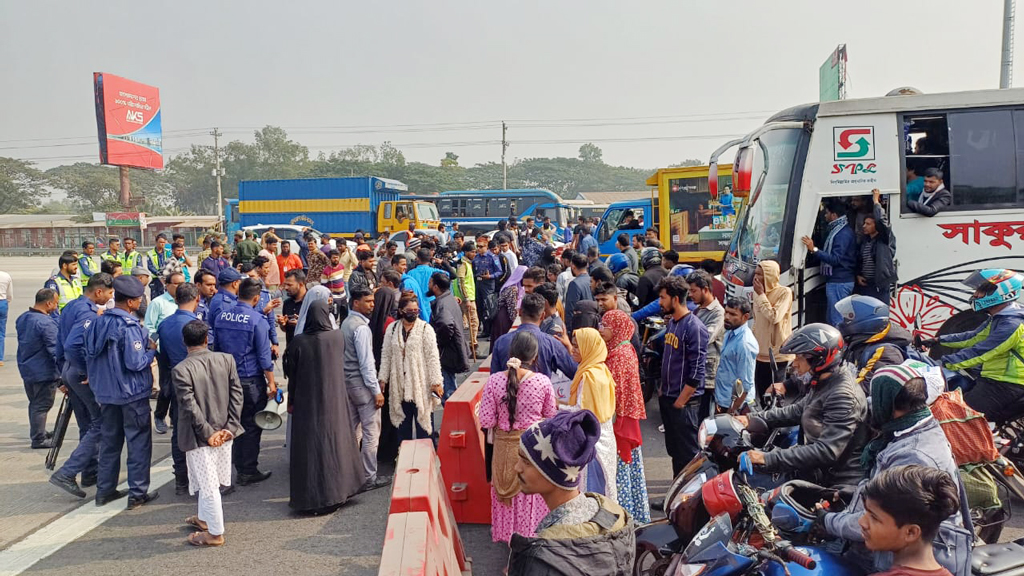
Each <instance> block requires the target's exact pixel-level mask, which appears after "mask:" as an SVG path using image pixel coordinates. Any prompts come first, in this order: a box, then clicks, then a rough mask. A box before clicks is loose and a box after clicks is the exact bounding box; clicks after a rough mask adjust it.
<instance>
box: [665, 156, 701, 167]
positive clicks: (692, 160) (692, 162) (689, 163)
mask: <svg viewBox="0 0 1024 576" xmlns="http://www.w3.org/2000/svg"><path fill="white" fill-rule="evenodd" d="M703 165H704V161H703V160H698V159H696V158H687V159H686V160H683V161H682V162H680V163H679V164H669V166H668V167H669V168H689V167H691V166H703Z"/></svg>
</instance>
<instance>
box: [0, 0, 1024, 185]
mask: <svg viewBox="0 0 1024 576" xmlns="http://www.w3.org/2000/svg"><path fill="white" fill-rule="evenodd" d="M1002 6H1003V3H1002V2H999V1H998V0H980V1H976V2H964V1H962V0H930V1H927V2H916V1H897V0H887V1H885V0H881V1H880V0H859V1H858V2H851V3H842V4H840V3H837V2H821V1H820V0H819V1H788V0H776V1H774V2H764V1H747V0H733V1H730V2H706V1H701V2H698V1H694V0H674V1H670V0H663V1H656V0H650V1H644V0H637V1H635V2H622V1H615V0H548V1H532V0H520V1H518V2H499V1H496V0H475V1H473V0H469V1H461V0H434V1H431V2H425V1H415V0H391V1H389V2H365V1H358V2H356V1H352V0H343V1H338V0H334V1H329V0H315V1H314V0H291V1H289V2H280V1H265V0H247V1H244V2H243V1H236V2H226V1H220V2H218V1H212V2H211V1H209V0H207V1H202V2H200V1H191V0H179V1H176V2H143V1H139V0H133V1H130V2H126V1H118V0H104V1H103V2H81V1H72V0H62V1H54V2H14V1H6V2H2V3H0V73H2V74H0V77H2V78H3V79H4V86H3V88H2V89H0V110H2V112H0V156H13V157H16V158H22V159H27V160H31V161H33V162H35V163H36V164H37V165H38V166H39V167H41V168H48V167H51V166H55V165H59V164H70V163H73V162H79V161H87V162H96V161H98V145H97V141H96V122H95V106H94V103H93V87H92V73H93V72H107V73H111V74H116V75H119V76H124V77H127V78H131V79H133V80H136V81H138V82H142V83H146V84H151V85H155V86H157V87H159V88H160V99H161V104H162V111H161V114H162V118H163V130H164V149H165V150H164V151H165V157H166V156H167V155H173V154H175V153H179V152H182V151H184V150H187V149H188V147H189V146H190V145H191V144H193V143H195V144H212V137H211V136H209V135H208V133H209V131H210V130H211V129H212V128H213V127H215V126H216V127H219V128H220V130H221V131H222V132H224V133H225V136H226V138H227V139H231V140H234V139H240V140H243V141H251V140H252V133H253V131H254V130H255V129H258V128H260V127H262V126H265V125H275V126H281V127H284V128H285V129H286V130H287V131H288V132H289V135H290V136H291V137H292V138H293V139H294V140H296V141H298V142H300V143H302V144H305V145H306V146H308V147H309V148H310V154H311V156H314V157H315V156H316V155H317V154H319V153H321V152H323V153H326V154H329V153H330V152H331V151H332V150H339V149H342V148H345V147H348V146H351V145H355V144H380V143H381V142H383V141H390V142H392V143H393V144H394V145H396V146H397V147H398V148H399V149H401V150H402V151H403V152H404V153H405V156H406V159H407V160H409V161H421V162H427V163H430V164H437V163H438V162H439V161H440V159H441V158H443V157H444V154H445V152H446V151H452V152H455V153H456V154H458V155H459V157H460V164H462V165H463V166H469V165H473V164H476V163H481V162H489V161H495V162H497V161H500V158H501V144H500V142H501V122H502V121H503V120H504V121H505V122H507V124H508V140H509V142H510V146H509V149H508V160H509V161H510V162H512V161H514V160H515V159H517V158H533V157H547V156H576V155H577V151H578V149H579V146H580V144H582V143H585V142H593V143H595V144H597V145H598V146H600V147H601V148H602V149H603V151H604V160H605V162H607V163H609V164H614V165H624V166H636V167H642V168H656V167H664V166H667V165H669V164H672V163H677V162H680V161H681V160H683V159H686V158H698V159H702V160H704V161H705V162H706V161H707V159H708V157H709V156H710V154H711V152H712V151H713V150H714V149H715V148H717V147H718V146H719V145H720V144H722V143H723V142H725V141H726V140H728V139H730V138H733V137H736V136H739V135H742V134H745V133H747V132H749V131H750V130H752V129H754V128H755V127H757V126H758V125H759V124H761V123H762V122H763V121H764V120H765V118H767V117H768V116H770V115H771V114H772V113H773V112H775V111H778V110H781V109H783V108H787V107H789V106H792V105H796V104H801V103H805V102H811V101H815V100H817V98H818V68H819V66H820V65H821V64H822V62H824V61H825V59H826V58H827V57H828V56H829V55H830V54H831V52H832V50H833V49H834V48H835V47H836V45H838V44H841V43H845V44H846V45H847V50H848V54H849V66H848V72H849V84H848V97H850V98H858V97H874V96H882V95H884V94H885V93H886V92H888V91H889V90H891V89H893V88H896V87H900V86H913V87H916V88H918V89H920V90H923V91H925V92H948V91H959V90H974V89H983V88H997V87H998V83H999V57H1000V39H1001V36H1000V35H1001V31H1002ZM1017 52H1018V53H1019V50H1018V51H1017ZM1022 66H1024V63H1018V65H1017V66H1015V71H1016V72H1017V76H1018V77H1019V78H1020V82H1021V84H1022V85H1024V73H1022Z"/></svg>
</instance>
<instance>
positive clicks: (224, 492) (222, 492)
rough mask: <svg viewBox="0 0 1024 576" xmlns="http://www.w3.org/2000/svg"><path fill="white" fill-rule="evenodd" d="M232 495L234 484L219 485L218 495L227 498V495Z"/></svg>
mask: <svg viewBox="0 0 1024 576" xmlns="http://www.w3.org/2000/svg"><path fill="white" fill-rule="evenodd" d="M234 493H235V485H234V484H232V485H231V486H224V485H221V487H220V495H221V497H224V496H227V495H228V494H234Z"/></svg>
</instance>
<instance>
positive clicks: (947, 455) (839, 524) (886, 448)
mask: <svg viewBox="0 0 1024 576" xmlns="http://www.w3.org/2000/svg"><path fill="white" fill-rule="evenodd" d="M870 386H871V422H872V426H873V428H875V429H876V430H878V431H879V433H878V436H876V438H875V439H874V440H872V441H871V442H869V443H868V444H867V446H866V447H865V448H864V452H863V454H862V456H861V464H862V465H863V467H864V470H865V471H867V472H868V477H867V478H865V479H864V480H862V481H861V482H860V484H859V485H858V486H857V489H856V490H855V491H854V492H853V496H852V498H850V500H849V502H850V503H849V505H848V506H847V507H846V509H845V510H843V511H841V512H826V511H825V510H824V509H820V511H819V513H818V516H819V522H820V523H821V526H822V528H823V530H824V532H825V533H826V534H828V535H829V536H834V537H837V538H841V539H843V540H845V541H846V544H847V546H846V547H845V548H846V551H845V553H844V556H845V557H846V558H847V559H848V560H850V561H852V562H855V563H857V564H858V565H859V566H860V568H861V569H862V570H864V572H865V573H873V572H879V571H882V570H888V569H889V567H890V566H891V564H892V555H891V554H886V553H872V552H869V551H868V550H867V549H866V548H865V547H864V544H863V543H864V535H863V534H862V532H861V529H860V526H859V524H858V520H859V519H860V516H861V515H862V514H863V513H864V499H863V494H862V491H863V490H864V486H865V485H866V484H867V483H868V481H869V480H871V479H872V478H874V477H875V476H877V475H878V474H880V473H881V472H882V471H883V470H887V469H889V468H892V467H894V466H904V465H908V464H916V465H918V466H926V467H928V468H935V469H938V470H942V471H943V472H946V473H947V474H949V475H950V476H951V477H952V478H953V481H954V482H955V483H956V485H957V488H958V489H959V488H960V475H959V473H958V471H957V466H956V460H955V459H954V458H953V451H952V449H951V448H950V447H949V442H948V441H947V440H946V434H945V433H944V432H943V431H942V427H941V426H940V425H939V423H938V421H936V420H935V418H934V417H933V416H932V413H931V411H930V410H929V409H928V406H927V400H928V386H927V384H926V383H925V380H924V377H923V375H922V374H921V373H919V372H918V371H916V370H915V369H914V368H912V367H910V366H909V365H907V364H901V365H894V366H885V367H883V368H879V369H878V370H876V371H875V373H874V376H873V378H872V379H871V380H870ZM960 493H961V495H963V494H964V492H963V491H962V490H961V491H960ZM963 525H964V522H963V517H962V515H961V513H960V511H959V510H957V512H956V513H954V514H953V515H952V516H950V517H949V518H948V519H947V520H946V521H945V522H943V523H942V525H941V526H940V528H939V533H938V535H937V536H936V537H935V540H934V545H935V550H936V553H937V554H936V558H938V559H939V561H940V563H942V564H943V566H944V567H945V568H947V569H948V570H949V571H950V572H952V573H953V574H965V573H967V571H969V568H970V566H969V564H970V557H971V554H970V549H971V543H972V541H973V538H972V536H971V533H970V532H969V531H968V530H966V529H964V528H963ZM948 548H954V549H956V551H957V554H956V555H954V556H952V557H951V556H950V555H949V550H948Z"/></svg>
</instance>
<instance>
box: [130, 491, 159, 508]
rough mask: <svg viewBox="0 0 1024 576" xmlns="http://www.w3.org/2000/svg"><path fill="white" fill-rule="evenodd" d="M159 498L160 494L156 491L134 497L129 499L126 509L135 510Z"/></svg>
mask: <svg viewBox="0 0 1024 576" xmlns="http://www.w3.org/2000/svg"><path fill="white" fill-rule="evenodd" d="M159 497H160V493H159V492H156V491H153V492H146V493H145V494H143V495H142V496H132V497H131V498H128V506H126V508H127V509H128V510H135V509H136V508H138V507H139V506H142V505H143V504H148V503H150V502H152V501H153V500H156V499H157V498H159Z"/></svg>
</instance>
